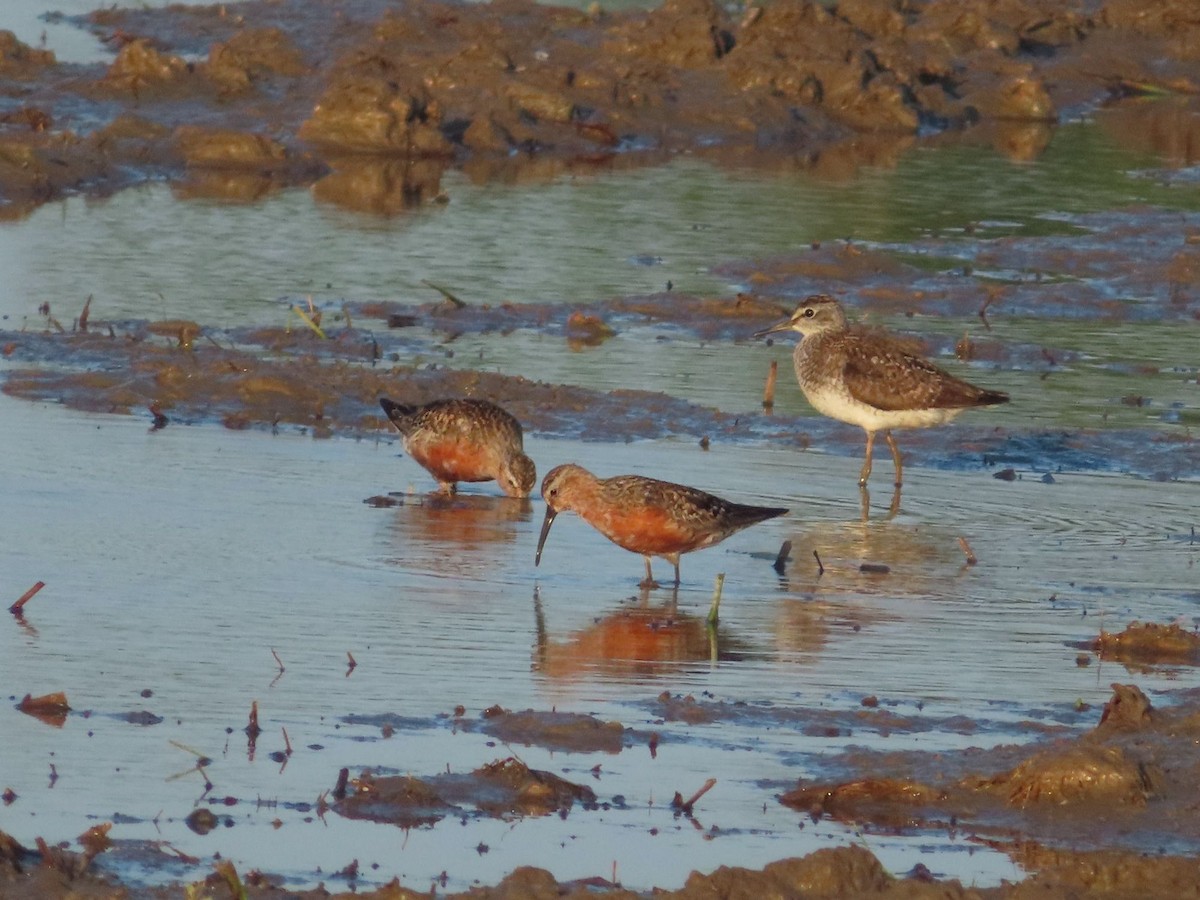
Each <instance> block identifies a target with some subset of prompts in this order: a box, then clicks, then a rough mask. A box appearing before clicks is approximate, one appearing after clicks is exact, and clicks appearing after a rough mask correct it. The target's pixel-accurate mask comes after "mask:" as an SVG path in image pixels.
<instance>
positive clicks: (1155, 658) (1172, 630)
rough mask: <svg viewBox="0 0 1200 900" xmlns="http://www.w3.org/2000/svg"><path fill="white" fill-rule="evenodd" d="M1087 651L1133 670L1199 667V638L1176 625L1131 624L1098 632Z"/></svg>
mask: <svg viewBox="0 0 1200 900" xmlns="http://www.w3.org/2000/svg"><path fill="white" fill-rule="evenodd" d="M1090 649H1091V650H1093V651H1094V652H1096V653H1099V654H1100V658H1101V659H1112V660H1116V661H1117V662H1121V663H1125V664H1126V665H1132V666H1147V665H1161V664H1175V665H1179V664H1186V665H1200V634H1197V633H1195V632H1194V631H1185V630H1184V629H1183V628H1181V627H1180V626H1179V625H1178V624H1175V623H1172V624H1170V625H1159V624H1156V623H1154V622H1130V623H1129V626H1128V627H1127V628H1126V629H1125V630H1124V631H1120V632H1111V631H1101V632H1100V636H1099V637H1098V638H1096V640H1095V642H1094V643H1093V644H1092V646H1091V648H1090Z"/></svg>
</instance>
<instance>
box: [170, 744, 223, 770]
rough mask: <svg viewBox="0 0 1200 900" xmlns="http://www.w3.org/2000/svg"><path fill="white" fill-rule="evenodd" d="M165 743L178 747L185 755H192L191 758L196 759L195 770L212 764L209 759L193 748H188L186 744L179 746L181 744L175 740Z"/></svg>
mask: <svg viewBox="0 0 1200 900" xmlns="http://www.w3.org/2000/svg"><path fill="white" fill-rule="evenodd" d="M167 743H168V744H170V745H171V746H172V747H178V748H179V749H180V750H182V751H184V752H185V753H190V754H192V756H194V757H196V767H197V768H199V767H200V766H206V765H208V764H209V763H210V762H212V760H211V759H209V758H208V757H207V756H205V755H204V754H203V753H201V752H200V751H199V750H197V749H195V748H194V747H189V746H188V745H187V744H181V743H179V741H176V740H169V741H167Z"/></svg>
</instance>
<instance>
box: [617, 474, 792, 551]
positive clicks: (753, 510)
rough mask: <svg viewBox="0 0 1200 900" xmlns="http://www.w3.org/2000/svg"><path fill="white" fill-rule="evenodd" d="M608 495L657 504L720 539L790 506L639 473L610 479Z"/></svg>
mask: <svg viewBox="0 0 1200 900" xmlns="http://www.w3.org/2000/svg"><path fill="white" fill-rule="evenodd" d="M605 494H606V495H607V496H609V497H611V498H613V499H616V498H619V501H618V502H621V503H623V504H625V505H628V506H647V507H651V506H652V507H656V508H658V509H662V510H665V511H668V512H669V514H670V517H671V519H672V520H673V521H674V522H675V523H676V524H677V525H678V526H679V527H681V528H683V529H685V530H686V531H688V532H689V533H691V534H693V535H696V536H697V537H699V536H700V535H708V536H712V537H715V539H716V540H720V539H721V538H722V537H725V536H727V535H729V534H732V533H733V532H734V531H738V530H739V529H741V528H745V527H747V526H748V525H753V524H754V523H756V522H761V521H763V520H764V519H769V518H771V517H772V516H778V515H782V514H783V513H785V512H787V510H786V509H778V508H774V507H763V506H746V505H744V504H740V503H731V502H729V501H728V500H723V499H721V498H720V497H717V496H714V495H713V494H709V493H707V492H705V491H702V490H699V489H698V488H693V487H688V486H686V485H682V484H674V483H672V482H669V481H658V480H656V479H653V478H643V477H641V476H637V475H621V476H618V477H616V478H610V479H607V481H606V483H605Z"/></svg>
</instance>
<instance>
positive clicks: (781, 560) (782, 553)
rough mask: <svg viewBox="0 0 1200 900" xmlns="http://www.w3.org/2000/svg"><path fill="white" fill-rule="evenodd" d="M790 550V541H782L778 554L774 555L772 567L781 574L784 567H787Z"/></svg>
mask: <svg viewBox="0 0 1200 900" xmlns="http://www.w3.org/2000/svg"><path fill="white" fill-rule="evenodd" d="M791 552H792V542H791V541H784V542H783V544H782V545H781V546H780V548H779V555H778V556H776V557H775V562H774V563H773V568H774V569H775V571H776V572H778V573H779V574H780V575H782V574H783V572H784V569H786V568H787V561H788V556H789V555H790V554H791Z"/></svg>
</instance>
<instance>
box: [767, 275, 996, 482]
mask: <svg viewBox="0 0 1200 900" xmlns="http://www.w3.org/2000/svg"><path fill="white" fill-rule="evenodd" d="M777 331H798V332H799V333H800V334H802V335H803V336H804V338H803V340H801V341H800V343H799V344H797V345H796V351H795V353H794V354H793V355H792V358H793V360H794V361H795V364H796V380H797V381H799V382H800V390H802V391H803V392H804V396H805V397H806V398H807V399H808V402H809V403H810V404H811V405H812V408H813V409H815V410H816V411H817V412H819V413H822V414H823V415H826V416H829V417H830V418H832V419H837V420H838V421H840V422H847V423H849V424H851V425H857V426H859V427H860V428H862V429H863V430H864V431H866V433H867V458H866V460H865V461H864V462H863V467H862V471H861V472H860V473H859V476H858V483H859V485H860V486H862V487H866V484H867V479H868V478H870V477H871V453H872V451H873V450H874V449H875V432H877V431H882V432H883V436H884V439H885V440H886V441H887V443H888V447H889V448H891V451H892V459H893V460H895V462H896V487H900V485H901V483H902V480H903V479H902V475H903V466H902V465H901V462H900V449H899V448H898V447H897V446H896V440H895V438H893V437H892V431H891V430H892V429H893V428H928V427H930V426H932V425H941V424H942V423H944V422H949V421H950V420H951V419H953V418H954V417H955V416H957V415H958V414H959V413H960V412H962V411H963V410H964V409H968V408H970V407H973V406H991V405H993V404H996V403H1007V402H1008V394H1005V393H1002V392H1000V391H989V390H986V389H985V388H981V387H976V386H975V385H973V384H969V383H967V382H965V381H963V380H962V379H959V378H955V377H954V376H953V375H951V374H950V373H949V372H946V371H943V370H942V369H940V368H938V367H937V366H935V365H934V364H933V363H931V362H929V361H928V360H925V359H922V358H921V357H920V356H916V355H914V354H913V353H910V352H909V351H908V350H906V349H905V348H904V346H903V344H902V343H901V341H900V340H899V339H897V338H895V337H893V336H891V335H888V334H884V333H881V332H877V331H869V330H866V329H863V328H860V327H851V326H850V325H848V324H847V323H846V314H845V313H844V312H843V311H842V307H841V305H840V304H839V303H838V302H837V301H836V300H834V299H833V298H832V297H829V296H827V295H825V294H814V295H813V296H811V297H808V298H807V299H805V300H804V302H803V303H801V304H800V305H799V306H798V307H796V311H795V312H794V313H792V315H791V318H789V319H786V320H784V321H783V322H780V323H778V324H776V325H772V326H771V327H770V328H767V329H764V330H763V331H760V332H758V333H757V334H755V335H754V336H755V337H762V336H763V335H767V334H772V333H774V332H777Z"/></svg>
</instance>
